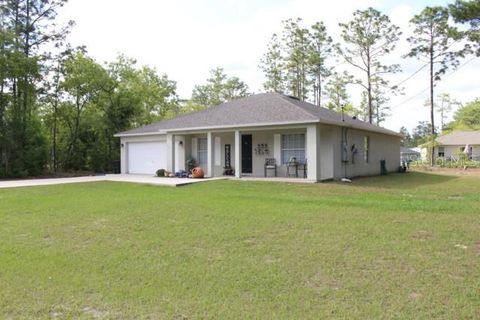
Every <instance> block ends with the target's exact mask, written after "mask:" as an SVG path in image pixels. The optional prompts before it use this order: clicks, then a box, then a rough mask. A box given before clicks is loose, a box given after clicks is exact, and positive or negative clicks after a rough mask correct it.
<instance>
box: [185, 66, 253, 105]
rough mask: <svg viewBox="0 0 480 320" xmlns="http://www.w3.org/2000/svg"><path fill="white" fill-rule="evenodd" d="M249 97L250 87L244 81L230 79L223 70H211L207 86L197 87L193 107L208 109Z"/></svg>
mask: <svg viewBox="0 0 480 320" xmlns="http://www.w3.org/2000/svg"><path fill="white" fill-rule="evenodd" d="M248 95H249V93H248V86H247V85H246V84H245V83H244V82H243V81H241V80H240V79H239V78H237V77H230V78H229V77H228V76H227V75H226V74H225V73H224V71H223V69H222V68H215V69H212V70H210V78H208V79H207V83H206V84H204V85H196V86H195V88H194V89H193V91H192V99H191V101H192V104H193V105H198V106H201V107H203V108H208V107H212V106H216V105H219V104H221V103H224V102H227V101H231V100H234V99H237V98H241V97H246V96H248Z"/></svg>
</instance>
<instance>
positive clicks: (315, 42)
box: [308, 22, 333, 106]
mask: <svg viewBox="0 0 480 320" xmlns="http://www.w3.org/2000/svg"><path fill="white" fill-rule="evenodd" d="M311 29H312V31H311V32H310V43H311V46H310V51H309V57H308V65H309V73H310V74H311V75H312V77H313V79H314V81H313V103H314V104H316V105H318V106H320V105H321V104H322V94H323V92H322V87H323V81H324V80H325V79H326V78H327V77H328V76H329V75H330V74H331V69H330V68H328V67H327V66H326V64H325V61H326V60H327V58H328V57H329V56H331V54H332V49H333V48H332V38H331V37H330V36H328V34H327V29H326V28H325V25H324V24H323V22H317V23H315V24H314V25H313V26H312V27H311Z"/></svg>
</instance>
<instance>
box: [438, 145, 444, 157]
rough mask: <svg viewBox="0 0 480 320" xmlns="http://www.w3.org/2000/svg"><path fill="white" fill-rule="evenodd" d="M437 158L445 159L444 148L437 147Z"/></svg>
mask: <svg viewBox="0 0 480 320" xmlns="http://www.w3.org/2000/svg"><path fill="white" fill-rule="evenodd" d="M438 156H439V157H442V158H443V157H445V147H438Z"/></svg>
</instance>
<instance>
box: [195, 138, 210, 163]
mask: <svg viewBox="0 0 480 320" xmlns="http://www.w3.org/2000/svg"><path fill="white" fill-rule="evenodd" d="M197 143H198V147H197V153H198V157H197V160H198V161H197V162H198V165H199V166H200V167H205V166H206V165H207V152H208V151H207V138H198V142H197Z"/></svg>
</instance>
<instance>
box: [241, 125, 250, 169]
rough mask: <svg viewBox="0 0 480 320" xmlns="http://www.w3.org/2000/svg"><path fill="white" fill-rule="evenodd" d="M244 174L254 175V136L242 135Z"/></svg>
mask: <svg viewBox="0 0 480 320" xmlns="http://www.w3.org/2000/svg"><path fill="white" fill-rule="evenodd" d="M242 173H252V135H251V134H247V135H242Z"/></svg>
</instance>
